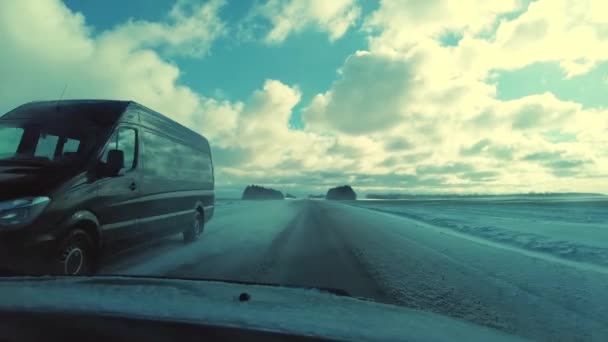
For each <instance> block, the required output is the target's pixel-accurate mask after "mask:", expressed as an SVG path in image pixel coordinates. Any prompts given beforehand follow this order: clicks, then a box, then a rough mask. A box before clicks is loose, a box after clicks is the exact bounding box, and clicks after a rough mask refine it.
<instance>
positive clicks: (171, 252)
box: [102, 200, 608, 341]
mask: <svg viewBox="0 0 608 342" xmlns="http://www.w3.org/2000/svg"><path fill="white" fill-rule="evenodd" d="M607 216H608V214H607V213H606V202H602V201H591V202H590V201H586V202H584V201H578V202H577V201H569V202H564V201H559V202H555V201H554V202H542V203H541V202H534V203H531V202H529V201H528V202H525V201H509V202H507V201H503V202H497V201H494V202H492V201H483V202H475V201H472V202H471V201H469V202H465V201H391V202H388V201H357V202H351V203H338V202H331V201H324V200H319V201H309V200H295V201H260V202H257V201H225V202H223V203H221V204H220V205H218V206H217V209H216V214H215V217H214V218H213V220H212V221H211V222H210V223H209V224H208V225H207V226H206V228H205V233H204V234H203V235H202V236H201V238H200V239H199V240H198V241H196V242H195V243H193V244H188V245H183V243H182V242H181V239H180V237H179V236H176V237H173V238H169V239H166V240H165V241H164V242H162V243H159V244H156V245H153V246H152V247H150V248H147V247H146V248H144V249H143V251H142V250H140V251H139V252H134V253H127V254H130V255H129V256H128V257H121V258H118V260H115V261H114V262H111V263H108V265H106V267H104V269H103V270H102V273H106V274H108V273H110V274H125V275H129V274H139V275H154V276H167V277H189V278H213V279H227V280H240V281H253V282H260V283H275V284H281V285H295V286H304V287H311V286H314V287H324V288H337V289H342V290H346V291H348V292H349V293H350V294H351V295H353V296H356V297H365V298H370V299H373V300H376V301H380V302H385V303H392V304H397V305H401V306H405V307H409V308H414V309H419V310H422V311H431V312H435V313H439V314H442V315H446V316H451V317H455V318H458V319H462V320H466V321H469V322H473V323H475V324H479V325H483V326H488V327H492V328H495V329H499V330H501V331H504V332H508V333H511V334H514V335H517V336H521V337H526V338H531V339H534V340H546V341H558V340H564V341H574V340H583V341H587V340H591V341H608V265H607V264H606V249H607V247H608V246H607V243H608V236H607V235H606V234H607V233H606V229H607V227H608V223H607V221H606V218H607Z"/></svg>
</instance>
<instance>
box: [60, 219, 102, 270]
mask: <svg viewBox="0 0 608 342" xmlns="http://www.w3.org/2000/svg"><path fill="white" fill-rule="evenodd" d="M94 246H95V245H94V244H93V239H92V238H91V236H90V235H89V234H88V233H87V232H85V231H84V230H82V229H78V228H77V229H73V230H71V231H70V232H69V233H68V234H67V236H66V237H65V238H64V239H63V240H62V242H61V243H60V244H59V250H58V252H57V254H58V255H57V268H56V272H57V273H58V274H61V275H89V274H93V273H95V269H96V266H97V257H96V253H95V248H94Z"/></svg>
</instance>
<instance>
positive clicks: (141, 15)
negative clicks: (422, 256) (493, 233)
mask: <svg viewBox="0 0 608 342" xmlns="http://www.w3.org/2000/svg"><path fill="white" fill-rule="evenodd" d="M576 3H577V2H572V1H569V0H536V1H527V0H489V1H479V0H462V1H459V2H453V1H403V0H381V1H378V0H332V1H326V0H257V1H228V0H157V1H144V0H132V1H118V0H107V1H88V0H64V1H61V0H44V1H42V0H20V1H5V2H1V3H0V20H1V21H2V23H3V25H2V26H0V41H2V42H3V47H4V49H3V53H2V54H0V74H2V76H3V77H2V78H1V80H0V82H2V89H3V91H2V92H0V109H1V110H3V111H6V110H8V109H10V108H13V107H14V106H16V105H18V104H20V103H23V102H27V101H33V100H45V99H55V98H57V96H58V94H59V93H60V92H61V91H60V90H61V89H63V88H64V87H65V85H66V84H67V85H68V87H67V89H66V93H65V97H66V98H112V99H129V100H135V101H138V102H141V103H142V104H144V105H146V106H149V107H151V108H154V109H156V110H158V111H160V112H162V113H164V114H165V115H167V116H169V117H171V118H172V119H174V120H176V121H178V122H180V123H182V124H184V125H186V126H188V127H190V128H191V129H193V130H195V131H197V132H199V133H201V134H204V135H205V136H207V137H208V138H209V139H210V141H211V145H212V149H213V153H214V157H215V161H216V163H215V166H216V174H217V177H216V180H217V184H218V189H221V191H223V192H226V193H229V192H230V193H236V194H238V193H239V192H240V191H241V189H242V188H243V186H244V185H247V184H251V183H256V184H261V185H266V186H271V187H275V188H278V189H280V190H283V191H290V192H292V193H296V194H307V193H322V192H324V191H325V190H326V189H327V187H328V186H334V185H341V184H347V183H348V184H351V185H353V186H355V187H356V189H358V190H359V191H360V192H363V193H370V192H425V193H426V192H467V193H470V192H483V193H487V192H489V193H505V192H509V193H512V192H529V191H536V192H542V191H589V192H595V191H600V192H606V193H608V181H607V180H608V152H606V151H608V140H607V139H606V137H607V136H608V109H607V107H608V96H605V94H606V92H607V91H608V89H607V87H608V36H607V35H606V34H605V33H606V31H605V28H606V27H608V17H607V16H606V15H605V13H608V3H606V2H604V1H602V0H581V2H580V3H579V4H578V5H576ZM23 18H27V20H24V19H23Z"/></svg>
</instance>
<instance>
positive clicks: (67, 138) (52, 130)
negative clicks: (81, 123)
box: [0, 120, 100, 166]
mask: <svg viewBox="0 0 608 342" xmlns="http://www.w3.org/2000/svg"><path fill="white" fill-rule="evenodd" d="M98 138H100V136H99V132H98V130H96V129H95V127H93V126H89V127H86V126H85V127H76V126H73V125H59V124H57V123H46V124H45V123H41V122H36V123H32V122H30V121H28V120H18V121H12V120H11V121H10V122H0V162H3V163H17V164H23V163H26V164H32V163H34V164H36V165H51V166H52V165H76V164H80V163H82V162H84V161H86V160H87V158H88V157H89V156H90V154H91V153H92V152H93V150H94V149H95V146H97V141H98Z"/></svg>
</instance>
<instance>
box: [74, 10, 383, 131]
mask: <svg viewBox="0 0 608 342" xmlns="http://www.w3.org/2000/svg"><path fill="white" fill-rule="evenodd" d="M173 3H174V1H173V0H155V1H144V0H133V1H120V0H108V1H86V0H65V4H66V5H67V6H68V7H69V8H70V9H72V10H74V11H77V12H82V13H83V14H85V16H86V19H87V23H88V24H89V25H90V26H92V27H93V29H94V31H95V32H102V31H105V30H111V29H112V28H113V27H114V26H117V25H121V24H123V23H124V22H126V21H128V20H147V21H162V20H164V17H165V16H166V14H167V12H169V10H170V9H171V7H172V6H173ZM253 4H254V2H253V1H233V2H229V3H228V4H227V5H226V6H224V7H223V8H222V10H221V11H220V16H221V17H222V18H223V19H224V20H225V21H226V22H228V23H229V25H230V26H231V27H232V28H233V29H236V27H237V25H238V23H239V22H240V21H242V20H243V19H244V18H245V17H246V16H247V14H248V12H249V11H250V10H251V7H252V5H253ZM360 5H361V8H362V13H363V14H369V13H370V12H371V11H372V10H374V9H375V8H377V6H378V2H377V1H376V0H365V1H360ZM366 38H367V36H366V35H365V34H364V33H363V32H361V31H359V30H350V31H348V32H347V33H346V34H345V35H344V36H343V37H341V38H340V39H338V40H336V41H329V40H328V39H327V35H326V34H324V33H322V32H317V31H315V30H308V31H304V32H300V33H298V34H296V35H294V36H292V37H290V39H289V40H287V41H285V42H284V43H283V44H281V45H270V46H269V45H266V44H262V43H260V42H259V41H237V40H235V37H234V33H232V34H229V35H228V36H227V37H223V38H220V39H219V40H218V42H217V43H216V44H215V45H214V46H213V48H212V49H211V51H210V54H209V55H208V56H206V57H205V58H204V59H199V58H190V57H179V56H178V57H175V56H166V57H167V58H168V59H169V60H171V61H173V62H174V63H177V64H178V65H179V66H180V70H181V72H182V75H181V77H180V82H181V83H183V84H185V85H187V86H189V87H191V88H193V89H195V90H197V91H199V92H201V93H204V94H214V95H215V96H216V97H220V98H225V99H227V100H231V101H235V100H239V99H245V98H247V97H248V96H249V95H250V94H251V93H252V92H253V91H254V90H255V89H257V88H259V85H260V84H261V83H263V81H264V80H265V79H268V78H270V79H280V80H282V81H283V82H284V83H287V84H289V85H297V86H298V87H299V89H300V90H301V92H302V101H301V102H300V103H299V104H298V106H297V107H296V108H295V110H294V113H293V115H292V118H291V125H292V127H294V128H297V129H299V128H302V126H303V123H302V120H301V110H302V106H304V104H306V103H309V102H310V100H311V99H312V97H313V96H314V95H315V94H317V93H319V92H323V91H326V90H327V89H329V87H330V86H331V83H332V82H333V81H334V79H335V78H336V72H337V70H338V69H339V68H340V66H341V65H342V64H343V63H344V61H345V60H346V58H347V57H348V56H349V55H351V54H352V53H353V52H355V51H357V50H359V49H364V48H365V47H366ZM244 58H247V60H248V63H243V59H244ZM252 64H254V65H255V67H253V68H252Z"/></svg>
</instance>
